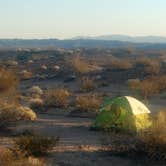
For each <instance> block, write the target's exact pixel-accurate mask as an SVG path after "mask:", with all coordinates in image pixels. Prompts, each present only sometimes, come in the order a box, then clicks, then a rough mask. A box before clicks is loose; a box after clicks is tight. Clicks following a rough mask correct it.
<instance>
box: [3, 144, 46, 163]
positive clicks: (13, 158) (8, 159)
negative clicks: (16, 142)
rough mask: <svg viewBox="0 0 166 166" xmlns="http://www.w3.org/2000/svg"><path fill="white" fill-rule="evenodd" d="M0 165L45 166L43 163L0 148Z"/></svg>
mask: <svg viewBox="0 0 166 166" xmlns="http://www.w3.org/2000/svg"><path fill="white" fill-rule="evenodd" d="M0 165H2V166H22V165H25V166H26V165H27V166H46V163H45V161H43V160H40V159H37V158H35V157H32V156H29V157H25V156H24V155H22V154H21V153H20V152H16V151H12V150H11V149H8V148H4V147H0Z"/></svg>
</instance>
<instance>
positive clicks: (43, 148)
mask: <svg viewBox="0 0 166 166" xmlns="http://www.w3.org/2000/svg"><path fill="white" fill-rule="evenodd" d="M58 141H59V137H57V138H54V137H47V136H41V135H28V136H20V137H18V138H16V139H15V140H14V144H15V149H16V150H18V151H20V152H21V153H23V154H24V155H25V156H41V155H43V154H45V153H47V152H48V151H49V150H51V149H52V148H53V147H54V146H55V145H56V144H57V142H58Z"/></svg>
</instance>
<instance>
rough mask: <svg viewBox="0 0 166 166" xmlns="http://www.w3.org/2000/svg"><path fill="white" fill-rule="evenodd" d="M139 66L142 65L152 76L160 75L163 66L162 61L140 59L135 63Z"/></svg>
mask: <svg viewBox="0 0 166 166" xmlns="http://www.w3.org/2000/svg"><path fill="white" fill-rule="evenodd" d="M135 63H136V64H138V65H142V66H143V67H144V70H145V72H146V73H148V74H151V75H156V74H159V72H160V68H161V64H160V61H159V60H157V59H151V58H139V59H137V60H136V62H135Z"/></svg>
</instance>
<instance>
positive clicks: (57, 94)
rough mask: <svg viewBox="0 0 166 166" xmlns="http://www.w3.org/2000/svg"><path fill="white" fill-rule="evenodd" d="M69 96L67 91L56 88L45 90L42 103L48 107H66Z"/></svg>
mask: <svg viewBox="0 0 166 166" xmlns="http://www.w3.org/2000/svg"><path fill="white" fill-rule="evenodd" d="M69 96H70V92H69V91H68V90H67V89H65V88H62V87H61V88H60V87H56V88H54V89H49V90H47V92H46V94H45V100H44V103H45V105H48V106H56V107H66V106H67V105H68V99H69Z"/></svg>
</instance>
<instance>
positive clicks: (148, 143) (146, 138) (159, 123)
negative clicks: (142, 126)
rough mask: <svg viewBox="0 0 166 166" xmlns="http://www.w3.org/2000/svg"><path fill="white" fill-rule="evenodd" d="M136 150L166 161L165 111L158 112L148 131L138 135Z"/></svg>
mask: <svg viewBox="0 0 166 166" xmlns="http://www.w3.org/2000/svg"><path fill="white" fill-rule="evenodd" d="M136 150H139V151H142V152H143V153H146V154H147V155H148V156H149V157H150V158H151V159H158V160H165V161H166V111H161V112H159V113H158V114H157V116H156V117H155V118H154V121H153V125H152V126H151V127H150V128H149V129H148V131H146V132H142V133H140V135H139V142H138V144H137V149H136Z"/></svg>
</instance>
